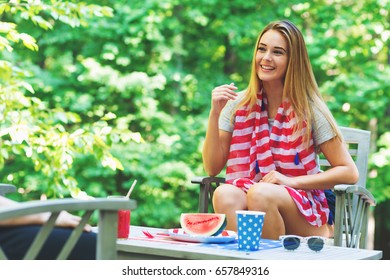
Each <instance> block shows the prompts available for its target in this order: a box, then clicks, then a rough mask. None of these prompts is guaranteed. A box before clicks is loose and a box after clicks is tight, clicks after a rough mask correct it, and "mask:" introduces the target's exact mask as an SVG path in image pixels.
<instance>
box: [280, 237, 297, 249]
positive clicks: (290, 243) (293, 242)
mask: <svg viewBox="0 0 390 280" xmlns="http://www.w3.org/2000/svg"><path fill="white" fill-rule="evenodd" d="M300 243H301V241H300V240H299V238H297V237H286V238H284V239H283V247H284V248H285V249H287V250H295V249H297V248H298V247H299V244H300Z"/></svg>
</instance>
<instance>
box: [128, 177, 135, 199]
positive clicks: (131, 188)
mask: <svg viewBox="0 0 390 280" xmlns="http://www.w3.org/2000/svg"><path fill="white" fill-rule="evenodd" d="M135 184H137V180H134V182H133V184H132V185H131V187H130V190H129V191H128V192H127V195H126V198H130V194H131V192H132V191H133V189H134V187H135Z"/></svg>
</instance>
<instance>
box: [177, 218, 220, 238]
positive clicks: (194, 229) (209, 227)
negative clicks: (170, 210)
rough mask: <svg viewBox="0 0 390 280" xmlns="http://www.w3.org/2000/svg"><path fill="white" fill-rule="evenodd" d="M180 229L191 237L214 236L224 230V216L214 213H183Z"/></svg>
mask: <svg viewBox="0 0 390 280" xmlns="http://www.w3.org/2000/svg"><path fill="white" fill-rule="evenodd" d="M180 225H181V227H182V229H183V230H184V231H185V232H186V233H188V234H192V235H199V236H216V235H219V234H221V233H222V231H223V230H224V229H225V228H226V215H225V214H216V213H183V214H181V216H180Z"/></svg>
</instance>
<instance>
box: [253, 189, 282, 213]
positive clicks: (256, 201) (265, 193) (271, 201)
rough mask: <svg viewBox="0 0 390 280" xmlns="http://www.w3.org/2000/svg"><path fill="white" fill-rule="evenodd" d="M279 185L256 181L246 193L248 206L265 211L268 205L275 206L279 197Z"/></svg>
mask: <svg viewBox="0 0 390 280" xmlns="http://www.w3.org/2000/svg"><path fill="white" fill-rule="evenodd" d="M279 189H280V186H277V185H274V184H269V183H257V184H255V185H253V186H252V187H251V188H250V189H249V190H248V193H247V199H248V208H249V209H254V210H255V209H257V210H259V211H265V210H267V208H268V207H270V206H277V202H278V199H280V190H279Z"/></svg>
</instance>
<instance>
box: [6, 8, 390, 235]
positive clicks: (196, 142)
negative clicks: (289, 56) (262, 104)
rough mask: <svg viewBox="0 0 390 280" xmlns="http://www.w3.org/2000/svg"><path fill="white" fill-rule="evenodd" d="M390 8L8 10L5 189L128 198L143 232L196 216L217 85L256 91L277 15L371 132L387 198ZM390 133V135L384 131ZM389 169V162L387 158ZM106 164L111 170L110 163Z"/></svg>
mask: <svg viewBox="0 0 390 280" xmlns="http://www.w3.org/2000/svg"><path fill="white" fill-rule="evenodd" d="M389 5H390V4H389V1H374V0H367V1H336V0H334V1H333V0H332V1H329V0H327V1H325V0H315V1H309V2H302V1H298V0H292V1H288V2H286V1H280V0H278V1H257V0H245V1H243V0H233V1H223V0H198V1H195V0H181V1H179V0H145V1H144V0H142V1H141V0H116V1H114V0H101V1H84V2H77V3H72V1H55V0H52V1H10V2H9V3H7V4H0V14H1V17H0V79H1V83H0V98H1V103H0V118H1V124H0V136H1V138H0V143H1V148H0V151H1V154H0V164H1V165H2V167H3V168H2V171H1V172H0V178H1V179H0V181H10V182H12V183H14V184H16V185H18V186H20V191H21V192H23V193H24V197H23V199H31V198H37V197H39V194H40V193H44V194H46V196H48V197H53V196H60V197H61V196H66V195H69V194H70V193H71V192H73V193H77V192H85V193H87V194H88V195H91V196H100V197H104V196H107V195H110V194H125V193H126V192H127V190H128V188H129V187H130V185H131V183H132V182H133V180H134V179H137V180H138V184H137V186H136V188H135V191H134V192H133V195H132V196H133V198H134V199H136V200H137V201H138V205H139V206H138V208H137V209H136V210H135V211H133V213H132V221H133V222H134V223H135V224H145V225H149V226H164V227H165V226H174V225H178V216H179V214H180V213H181V212H193V211H196V210H197V204H198V199H197V195H198V191H197V188H196V186H194V185H191V183H190V180H191V177H193V176H195V175H203V174H204V171H203V168H202V159H201V147H202V141H203V138H204V134H205V130H206V123H207V117H208V111H209V106H210V92H211V90H212V89H213V88H214V87H215V86H217V85H219V84H222V83H230V82H234V83H235V84H236V85H237V86H238V87H239V88H240V89H244V88H245V87H246V85H247V83H248V77H249V71H250V63H251V59H252V53H253V48H254V45H253V44H254V42H255V40H256V38H257V36H258V33H259V32H260V31H261V29H262V28H263V27H264V26H265V24H267V23H268V22H269V21H272V20H276V19H282V18H288V19H289V20H291V21H293V22H294V23H296V24H297V25H298V26H299V27H300V28H301V30H302V31H303V33H304V36H305V40H306V43H307V45H308V50H309V55H310V58H311V61H312V66H313V69H314V72H315V75H316V78H317V81H318V83H319V86H320V89H321V92H322V93H323V95H324V97H325V99H326V100H327V101H328V105H329V107H330V108H331V110H332V112H333V114H334V116H335V117H336V119H337V121H338V122H339V124H340V125H346V126H351V127H358V128H363V129H369V130H371V131H372V132H373V141H372V144H373V147H372V151H373V153H372V157H371V161H370V180H369V188H370V190H372V191H373V192H374V194H375V196H376V197H377V198H378V200H379V201H384V200H388V199H389V198H390V191H389V190H390V187H389V186H390V178H389V177H388V176H387V174H390V170H389V164H388V153H389V152H388V151H389V142H390V140H389V138H388V134H386V132H388V130H389V129H388V128H389V107H390V105H389V102H390V101H389V99H390V96H389V94H388V93H389V92H390V89H389V83H388V81H387V80H388V77H389V74H390V73H389V72H390V70H389V65H388V64H389V57H388V47H389V46H388V39H389V36H390V35H389V32H388V30H389V13H388V11H389V8H390V7H389ZM386 135H387V136H386ZM383 163H385V164H383ZM105 167H108V168H105Z"/></svg>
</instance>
